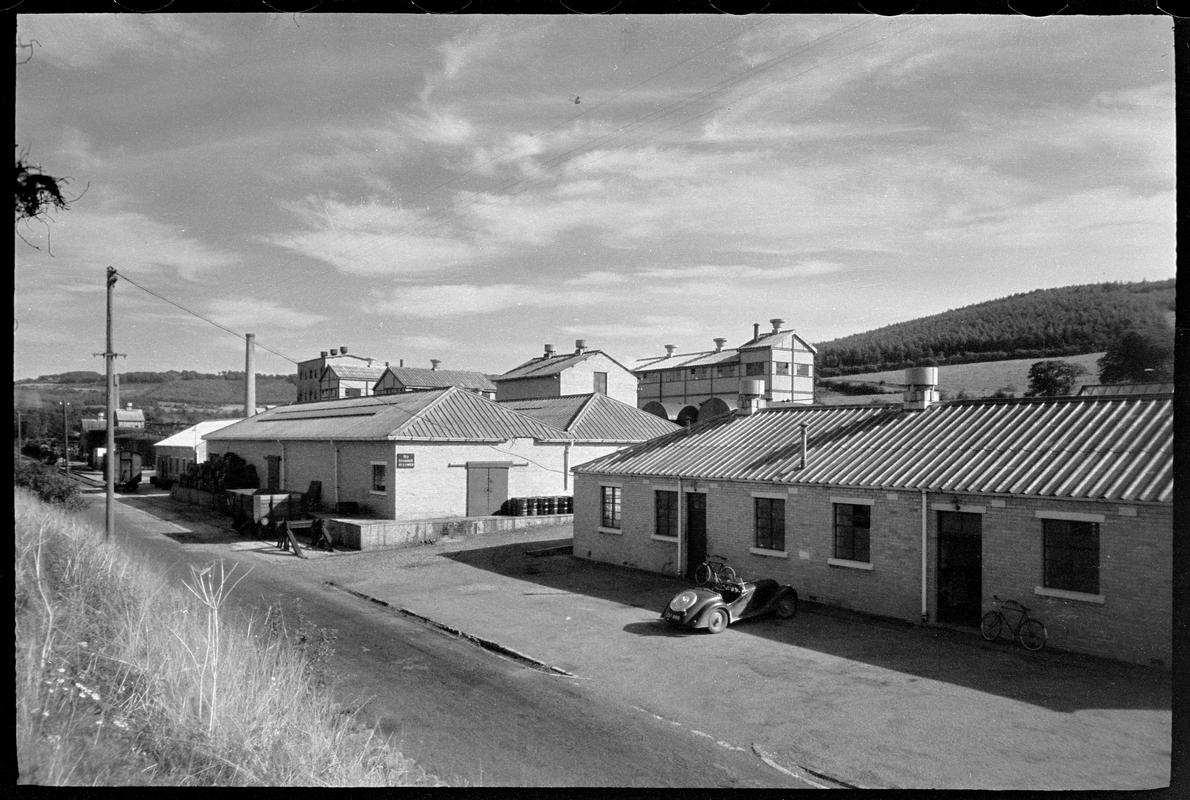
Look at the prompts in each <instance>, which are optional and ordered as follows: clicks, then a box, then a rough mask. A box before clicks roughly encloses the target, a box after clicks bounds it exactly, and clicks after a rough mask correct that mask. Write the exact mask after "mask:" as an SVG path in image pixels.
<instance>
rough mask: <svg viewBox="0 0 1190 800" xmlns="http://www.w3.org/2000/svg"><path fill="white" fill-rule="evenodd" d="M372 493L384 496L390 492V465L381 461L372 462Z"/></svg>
mask: <svg viewBox="0 0 1190 800" xmlns="http://www.w3.org/2000/svg"><path fill="white" fill-rule="evenodd" d="M372 491H373V492H374V493H375V494H384V493H385V492H387V491H388V464H385V463H383V462H379V461H373V462H372Z"/></svg>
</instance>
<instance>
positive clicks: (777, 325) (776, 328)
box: [343, 317, 785, 353]
mask: <svg viewBox="0 0 1190 800" xmlns="http://www.w3.org/2000/svg"><path fill="white" fill-rule="evenodd" d="M769 323H770V324H771V325H772V326H773V333H780V332H781V326H782V325H784V324H785V320H783V319H781V318H779V317H775V318H773V319H770V320H769ZM343 352H344V353H346V352H347V351H346V350H344V351H343Z"/></svg>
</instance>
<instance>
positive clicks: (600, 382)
mask: <svg viewBox="0 0 1190 800" xmlns="http://www.w3.org/2000/svg"><path fill="white" fill-rule="evenodd" d="M595 391H597V392H599V393H600V394H607V373H606V372H596V373H595Z"/></svg>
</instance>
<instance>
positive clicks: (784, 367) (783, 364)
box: [773, 361, 789, 375]
mask: <svg viewBox="0 0 1190 800" xmlns="http://www.w3.org/2000/svg"><path fill="white" fill-rule="evenodd" d="M773 369H774V371H775V372H776V374H778V375H788V374H789V362H788V361H777V362H774V363H773Z"/></svg>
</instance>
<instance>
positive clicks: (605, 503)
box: [599, 486, 620, 528]
mask: <svg viewBox="0 0 1190 800" xmlns="http://www.w3.org/2000/svg"><path fill="white" fill-rule="evenodd" d="M600 490H601V492H600V495H601V502H600V509H601V510H600V515H599V524H600V525H601V526H603V527H604V528H619V527H620V487H619V486H602V487H600Z"/></svg>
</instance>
